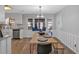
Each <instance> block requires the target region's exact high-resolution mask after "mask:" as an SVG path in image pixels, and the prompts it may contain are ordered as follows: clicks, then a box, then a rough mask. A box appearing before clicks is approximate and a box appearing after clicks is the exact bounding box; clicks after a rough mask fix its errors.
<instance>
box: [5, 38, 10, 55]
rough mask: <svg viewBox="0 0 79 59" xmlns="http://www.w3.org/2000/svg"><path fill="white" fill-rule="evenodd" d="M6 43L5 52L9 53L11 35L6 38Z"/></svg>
mask: <svg viewBox="0 0 79 59" xmlns="http://www.w3.org/2000/svg"><path fill="white" fill-rule="evenodd" d="M6 45H7V48H6V51H7V54H10V53H11V37H8V38H7V42H6Z"/></svg>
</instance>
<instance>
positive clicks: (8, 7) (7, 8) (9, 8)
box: [4, 5, 12, 11]
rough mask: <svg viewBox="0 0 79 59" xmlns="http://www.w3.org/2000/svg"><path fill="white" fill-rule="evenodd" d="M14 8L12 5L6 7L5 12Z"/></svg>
mask: <svg viewBox="0 0 79 59" xmlns="http://www.w3.org/2000/svg"><path fill="white" fill-rule="evenodd" d="M11 9H12V7H11V6H10V5H4V10H5V11H10V10H11Z"/></svg>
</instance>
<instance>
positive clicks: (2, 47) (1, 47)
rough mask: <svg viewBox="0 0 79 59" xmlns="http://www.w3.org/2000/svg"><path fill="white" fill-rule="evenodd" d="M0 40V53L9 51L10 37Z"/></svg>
mask: <svg viewBox="0 0 79 59" xmlns="http://www.w3.org/2000/svg"><path fill="white" fill-rule="evenodd" d="M1 39H2V40H0V54H9V53H11V37H7V38H1Z"/></svg>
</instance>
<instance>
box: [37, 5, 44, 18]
mask: <svg viewBox="0 0 79 59" xmlns="http://www.w3.org/2000/svg"><path fill="white" fill-rule="evenodd" d="M43 17H44V16H43V14H42V6H39V14H38V15H37V18H43Z"/></svg>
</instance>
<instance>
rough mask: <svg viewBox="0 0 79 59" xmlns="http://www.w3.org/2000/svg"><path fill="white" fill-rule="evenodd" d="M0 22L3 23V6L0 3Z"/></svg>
mask: <svg viewBox="0 0 79 59" xmlns="http://www.w3.org/2000/svg"><path fill="white" fill-rule="evenodd" d="M0 23H5V13H4V6H2V5H0Z"/></svg>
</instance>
